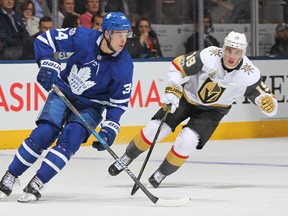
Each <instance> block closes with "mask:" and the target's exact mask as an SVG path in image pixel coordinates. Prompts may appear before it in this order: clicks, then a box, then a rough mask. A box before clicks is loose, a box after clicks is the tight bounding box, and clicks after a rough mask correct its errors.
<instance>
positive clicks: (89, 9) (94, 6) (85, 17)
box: [80, 0, 100, 28]
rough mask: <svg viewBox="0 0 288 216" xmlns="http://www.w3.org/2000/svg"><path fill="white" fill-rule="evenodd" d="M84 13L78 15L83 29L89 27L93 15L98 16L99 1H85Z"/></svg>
mask: <svg viewBox="0 0 288 216" xmlns="http://www.w3.org/2000/svg"><path fill="white" fill-rule="evenodd" d="M85 5H86V12H85V13H84V14H81V15H80V20H81V24H82V26H83V27H86V28H90V27H91V18H92V16H93V15H97V14H99V15H100V0H85Z"/></svg>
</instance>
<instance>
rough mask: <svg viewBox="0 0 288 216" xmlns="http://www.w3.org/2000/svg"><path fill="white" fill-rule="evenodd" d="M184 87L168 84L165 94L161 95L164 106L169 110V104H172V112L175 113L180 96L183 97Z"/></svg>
mask: <svg viewBox="0 0 288 216" xmlns="http://www.w3.org/2000/svg"><path fill="white" fill-rule="evenodd" d="M182 94H183V93H182V89H179V88H177V87H174V86H167V87H166V88H165V94H163V95H162V97H161V100H160V101H161V103H162V104H163V105H162V108H163V109H164V111H166V110H167V107H168V104H171V106H170V107H171V111H170V112H171V113H174V112H175V110H176V109H177V108H178V106H179V101H180V98H181V97H182Z"/></svg>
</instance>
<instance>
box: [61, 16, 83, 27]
mask: <svg viewBox="0 0 288 216" xmlns="http://www.w3.org/2000/svg"><path fill="white" fill-rule="evenodd" d="M79 26H81V22H80V17H79V16H77V15H74V14H68V15H67V16H66V17H65V18H64V20H63V24H62V28H76V27H79Z"/></svg>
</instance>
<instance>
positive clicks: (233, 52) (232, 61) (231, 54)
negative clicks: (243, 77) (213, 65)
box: [223, 47, 243, 68]
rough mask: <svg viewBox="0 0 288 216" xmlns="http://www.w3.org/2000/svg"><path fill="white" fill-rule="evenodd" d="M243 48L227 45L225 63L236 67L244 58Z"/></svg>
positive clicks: (227, 65)
mask: <svg viewBox="0 0 288 216" xmlns="http://www.w3.org/2000/svg"><path fill="white" fill-rule="evenodd" d="M242 53H243V50H241V49H237V48H232V47H226V49H225V50H224V58H223V60H224V65H225V66H226V67H227V68H235V67H236V66H237V65H238V64H239V62H240V61H241V58H242Z"/></svg>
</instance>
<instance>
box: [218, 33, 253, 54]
mask: <svg viewBox="0 0 288 216" xmlns="http://www.w3.org/2000/svg"><path fill="white" fill-rule="evenodd" d="M247 45H248V43H247V39H246V36H245V34H243V33H239V32H234V31H231V32H230V33H229V34H228V35H227V36H226V37H225V39H224V45H223V49H224V51H225V49H226V47H227V46H229V47H233V48H237V49H241V50H242V58H243V56H245V53H246V48H247Z"/></svg>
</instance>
